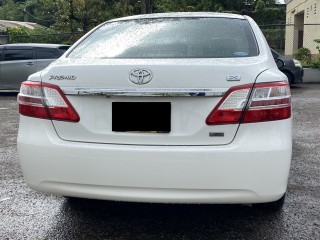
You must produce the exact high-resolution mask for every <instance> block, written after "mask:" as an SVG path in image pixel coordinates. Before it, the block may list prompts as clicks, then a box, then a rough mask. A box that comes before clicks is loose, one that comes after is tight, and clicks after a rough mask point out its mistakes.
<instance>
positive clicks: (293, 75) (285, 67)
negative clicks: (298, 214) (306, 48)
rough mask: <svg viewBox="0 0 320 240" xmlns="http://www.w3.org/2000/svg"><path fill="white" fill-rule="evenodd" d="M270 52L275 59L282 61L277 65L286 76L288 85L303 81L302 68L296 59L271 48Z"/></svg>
mask: <svg viewBox="0 0 320 240" xmlns="http://www.w3.org/2000/svg"><path fill="white" fill-rule="evenodd" d="M271 52H272V55H273V58H274V59H275V60H277V61H279V60H280V61H282V64H280V67H279V65H278V68H279V70H280V71H281V72H283V73H284V74H285V75H286V76H287V78H288V80H289V83H290V85H292V84H297V83H302V82H303V74H304V70H303V68H302V66H301V63H300V62H299V61H298V60H295V59H291V58H289V57H287V56H284V55H281V54H280V53H278V52H276V51H275V50H274V49H272V48H271ZM277 64H278V63H277Z"/></svg>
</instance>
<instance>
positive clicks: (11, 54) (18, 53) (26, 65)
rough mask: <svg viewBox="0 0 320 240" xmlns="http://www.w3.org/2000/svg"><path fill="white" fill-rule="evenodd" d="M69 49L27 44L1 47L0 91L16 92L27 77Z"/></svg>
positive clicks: (66, 46)
mask: <svg viewBox="0 0 320 240" xmlns="http://www.w3.org/2000/svg"><path fill="white" fill-rule="evenodd" d="M69 47H70V46H69V45H59V44H29V43H28V44H5V45H1V46H0V90H3V89H5V90H8V89H13V90H14V89H17V90H18V89H19V88H20V85H21V83H22V82H23V81H25V80H27V78H28V76H29V75H31V74H32V73H35V72H37V71H40V70H42V69H44V68H45V67H47V66H48V65H49V64H50V63H51V62H53V61H54V60H55V59H57V58H59V57H60V56H61V55H62V54H63V53H64V52H65V51H66V50H67V49H68V48H69Z"/></svg>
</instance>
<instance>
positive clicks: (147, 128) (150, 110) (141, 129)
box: [112, 102, 171, 133]
mask: <svg viewBox="0 0 320 240" xmlns="http://www.w3.org/2000/svg"><path fill="white" fill-rule="evenodd" d="M112 131H114V132H134V133H169V132H170V131H171V103H170V102H113V103H112Z"/></svg>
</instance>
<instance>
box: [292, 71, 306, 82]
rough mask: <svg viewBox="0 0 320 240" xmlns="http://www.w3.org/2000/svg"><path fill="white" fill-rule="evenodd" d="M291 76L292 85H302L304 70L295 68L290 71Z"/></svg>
mask: <svg viewBox="0 0 320 240" xmlns="http://www.w3.org/2000/svg"><path fill="white" fill-rule="evenodd" d="M292 74H293V84H297V83H302V82H303V75H304V70H303V68H300V67H295V68H294V69H293V71H292Z"/></svg>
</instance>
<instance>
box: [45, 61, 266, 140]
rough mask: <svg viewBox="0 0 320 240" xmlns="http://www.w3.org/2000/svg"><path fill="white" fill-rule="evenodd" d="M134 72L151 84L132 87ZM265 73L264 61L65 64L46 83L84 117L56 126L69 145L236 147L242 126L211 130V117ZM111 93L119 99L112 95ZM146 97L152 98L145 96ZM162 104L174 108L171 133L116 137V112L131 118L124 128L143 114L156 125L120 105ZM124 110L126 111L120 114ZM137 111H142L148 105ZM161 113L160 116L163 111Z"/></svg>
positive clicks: (48, 75)
mask: <svg viewBox="0 0 320 240" xmlns="http://www.w3.org/2000/svg"><path fill="white" fill-rule="evenodd" d="M259 59H260V60H259ZM230 66H232V67H230ZM135 69H147V70H149V71H150V72H151V73H152V79H151V80H150V82H148V83H146V84H144V85H137V84H134V83H133V82H132V81H130V78H129V75H130V73H131V72H132V71H133V70H135ZM264 70H266V64H265V62H264V61H262V60H261V58H259V57H250V58H241V59H240V58H234V59H233V58H228V59H226V58H221V59H139V60H137V59H131V60H130V59H90V60H85V59H66V58H65V59H64V58H63V59H60V60H57V61H56V62H54V63H53V64H52V65H50V66H49V67H48V68H47V69H45V70H44V71H43V72H42V75H41V78H42V81H43V82H47V83H51V84H55V85H58V86H59V87H60V88H61V89H62V91H63V92H64V93H65V94H66V95H67V98H68V99H69V101H70V102H71V104H72V105H73V107H74V108H75V109H76V111H77V112H78V114H79V116H80V122H79V123H69V122H62V121H53V124H54V127H55V129H56V131H57V134H58V135H59V137H60V138H62V139H64V140H68V141H78V142H92V143H107V144H132V145H222V144H229V143H230V142H232V140H233V139H234V137H235V135H236V132H237V129H238V124H231V125H217V126H208V125H206V118H207V116H208V115H209V114H210V112H211V111H212V110H213V109H214V107H215V106H216V105H217V103H218V102H219V101H220V99H221V98H222V95H221V94H219V93H221V92H226V90H227V89H229V88H231V87H233V86H237V85H242V84H248V83H254V82H255V79H256V78H257V76H258V75H259V74H260V73H261V72H262V71H264ZM227 80H229V81H227ZM230 80H237V81H230ZM112 91H114V92H116V93H117V94H118V95H117V96H115V95H113V94H110V92H112ZM106 92H108V93H109V94H106ZM145 92H147V93H149V95H147V96H146V95H145V94H143V93H145ZM150 92H155V94H150ZM179 92H180V93H181V92H182V93H183V94H180V93H179ZM121 93H123V94H121ZM134 93H135V94H134ZM168 93H169V94H168ZM186 93H188V94H186ZM205 94H207V95H210V94H211V95H215V96H204V95H205ZM128 95H130V96H128ZM168 95H169V96H168ZM185 95H187V96H185ZM195 95H197V96H195ZM158 102H162V103H169V105H170V108H171V109H170V112H171V115H170V116H169V122H170V132H165V133H163V132H161V133H155V132H152V131H149V132H145V131H140V132H137V131H123V132H121V131H114V129H113V128H114V126H113V124H114V123H113V122H112V121H115V119H114V117H115V116H114V115H115V112H114V111H113V110H115V108H117V112H118V113H119V112H120V113H121V112H122V111H123V112H124V114H122V115H121V114H120V113H119V114H118V115H119V116H118V119H117V121H118V120H119V118H121V116H125V117H126V119H125V121H124V123H121V124H125V122H127V123H130V122H132V121H134V119H138V121H141V120H143V119H139V116H140V115H141V114H145V115H144V117H145V118H147V117H148V122H150V121H153V120H152V119H153V118H152V116H151V117H150V116H149V115H148V113H144V111H143V110H142V111H141V109H140V110H137V111H135V110H131V109H128V106H131V105H121V104H120V105H119V104H118V105H117V104H115V103H158ZM116 106H117V107H116ZM119 106H120V107H119ZM121 106H126V108H127V109H119V108H121ZM133 106H137V108H140V106H142V107H143V106H144V105H133ZM154 106H155V108H156V105H154ZM113 108H114V109H113ZM151 108H152V107H151ZM150 110H151V109H149V110H148V109H146V111H148V112H150V114H153V115H155V117H157V118H158V117H159V116H157V114H156V113H157V112H156V111H155V112H153V111H150ZM167 110H168V109H167ZM167 110H165V111H167ZM126 111H127V112H128V115H126ZM159 111H160V115H161V114H162V112H161V111H162V110H160V109H159ZM165 111H164V112H165ZM135 112H137V113H138V115H139V116H137V114H134V113H135ZM149 117H150V118H149ZM160 117H161V116H160ZM161 121H162V120H159V122H161ZM212 133H215V134H212Z"/></svg>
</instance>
